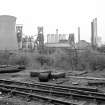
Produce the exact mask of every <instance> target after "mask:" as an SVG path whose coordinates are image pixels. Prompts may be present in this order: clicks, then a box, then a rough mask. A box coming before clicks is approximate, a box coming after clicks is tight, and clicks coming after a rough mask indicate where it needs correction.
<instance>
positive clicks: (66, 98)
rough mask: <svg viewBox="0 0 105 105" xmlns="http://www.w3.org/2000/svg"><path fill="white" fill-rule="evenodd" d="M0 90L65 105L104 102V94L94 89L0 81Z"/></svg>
mask: <svg viewBox="0 0 105 105" xmlns="http://www.w3.org/2000/svg"><path fill="white" fill-rule="evenodd" d="M0 90H1V91H2V92H7V93H11V94H13V95H17V94H18V95H25V96H27V97H28V98H31V99H33V98H35V97H36V98H41V99H43V100H50V101H51V102H58V103H61V104H65V105H70V104H73V105H79V102H75V101H72V100H75V99H76V100H80V101H82V102H83V100H84V99H85V100H91V101H95V102H105V94H103V93H100V92H98V90H97V89H96V88H86V87H81V88H80V87H73V86H72V87H67V86H58V85H52V84H45V83H39V82H37V83H35V84H32V83H27V82H24V83H22V82H16V81H11V80H3V79H2V80H0Z"/></svg>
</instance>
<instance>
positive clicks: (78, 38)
mask: <svg viewBox="0 0 105 105" xmlns="http://www.w3.org/2000/svg"><path fill="white" fill-rule="evenodd" d="M79 41H80V27H78V42H79Z"/></svg>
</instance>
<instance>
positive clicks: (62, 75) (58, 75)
mask: <svg viewBox="0 0 105 105" xmlns="http://www.w3.org/2000/svg"><path fill="white" fill-rule="evenodd" d="M65 77H66V73H64V72H56V73H51V78H52V79H58V78H65Z"/></svg>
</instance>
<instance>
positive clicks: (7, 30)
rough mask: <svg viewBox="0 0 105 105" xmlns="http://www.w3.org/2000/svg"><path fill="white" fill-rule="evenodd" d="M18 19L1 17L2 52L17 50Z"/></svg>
mask: <svg viewBox="0 0 105 105" xmlns="http://www.w3.org/2000/svg"><path fill="white" fill-rule="evenodd" d="M15 25H16V17H14V16H9V15H1V16H0V50H17V49H18V44H17V37H16V29H15Z"/></svg>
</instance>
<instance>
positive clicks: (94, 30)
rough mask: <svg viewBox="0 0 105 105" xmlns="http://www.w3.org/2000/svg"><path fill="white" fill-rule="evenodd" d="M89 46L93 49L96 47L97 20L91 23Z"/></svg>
mask: <svg viewBox="0 0 105 105" xmlns="http://www.w3.org/2000/svg"><path fill="white" fill-rule="evenodd" d="M91 44H92V46H93V47H95V46H97V18H95V19H93V21H92V22H91Z"/></svg>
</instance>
